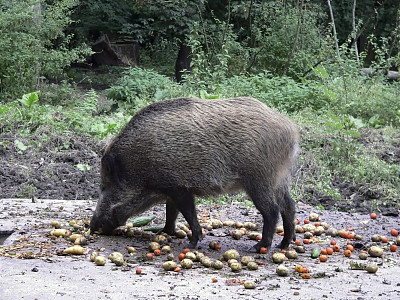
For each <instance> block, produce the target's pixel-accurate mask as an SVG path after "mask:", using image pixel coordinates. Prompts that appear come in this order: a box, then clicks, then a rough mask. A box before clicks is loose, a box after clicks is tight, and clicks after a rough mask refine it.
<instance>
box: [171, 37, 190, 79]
mask: <svg viewBox="0 0 400 300" xmlns="http://www.w3.org/2000/svg"><path fill="white" fill-rule="evenodd" d="M191 52H192V50H191V48H190V47H189V46H188V45H186V44H184V43H183V42H181V43H180V48H179V52H178V57H177V59H176V63H175V78H176V81H177V82H181V81H182V79H183V77H182V75H183V74H185V73H192V68H191V66H190V64H191V62H192V58H191Z"/></svg>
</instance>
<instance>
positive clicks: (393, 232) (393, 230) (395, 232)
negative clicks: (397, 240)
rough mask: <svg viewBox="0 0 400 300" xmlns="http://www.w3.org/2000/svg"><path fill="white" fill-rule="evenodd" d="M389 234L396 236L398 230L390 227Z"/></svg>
mask: <svg viewBox="0 0 400 300" xmlns="http://www.w3.org/2000/svg"><path fill="white" fill-rule="evenodd" d="M390 234H391V235H392V236H398V235H399V232H398V231H397V230H396V229H394V228H393V229H391V230H390Z"/></svg>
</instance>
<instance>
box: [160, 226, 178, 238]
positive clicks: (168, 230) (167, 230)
mask: <svg viewBox="0 0 400 300" xmlns="http://www.w3.org/2000/svg"><path fill="white" fill-rule="evenodd" d="M175 232H176V230H175V228H166V227H164V228H163V229H161V230H159V231H158V232H157V234H161V233H166V234H168V235H170V236H174V235H175Z"/></svg>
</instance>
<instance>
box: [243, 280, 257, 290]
mask: <svg viewBox="0 0 400 300" xmlns="http://www.w3.org/2000/svg"><path fill="white" fill-rule="evenodd" d="M243 286H244V288H245V289H255V288H256V284H255V283H254V281H251V280H246V281H245V282H244V283H243Z"/></svg>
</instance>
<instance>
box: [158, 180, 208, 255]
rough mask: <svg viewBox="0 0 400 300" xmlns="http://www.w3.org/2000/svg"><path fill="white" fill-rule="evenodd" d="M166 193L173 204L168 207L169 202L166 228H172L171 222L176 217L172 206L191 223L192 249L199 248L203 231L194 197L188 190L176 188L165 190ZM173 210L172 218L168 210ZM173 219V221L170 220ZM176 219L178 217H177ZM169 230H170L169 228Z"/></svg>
mask: <svg viewBox="0 0 400 300" xmlns="http://www.w3.org/2000/svg"><path fill="white" fill-rule="evenodd" d="M164 193H165V194H167V195H168V196H169V197H170V198H171V200H170V201H171V203H170V204H169V205H168V202H167V222H166V227H167V225H168V226H171V222H172V221H171V220H172V217H173V216H174V215H173V213H175V211H174V210H173V209H172V204H173V205H174V207H175V209H178V210H179V211H180V212H181V213H182V215H183V216H184V217H185V220H186V221H187V222H188V223H189V226H190V228H191V230H192V238H191V240H190V247H191V248H195V247H196V246H197V242H198V241H199V240H201V239H202V231H201V227H200V224H199V221H198V220H197V214H196V207H195V203H194V197H193V195H192V193H191V192H189V191H188V190H187V189H186V188H175V189H168V190H164ZM169 209H170V210H171V216H168V210H169ZM169 217H171V220H168V218H169ZM175 218H176V216H175ZM167 229H169V228H167Z"/></svg>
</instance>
